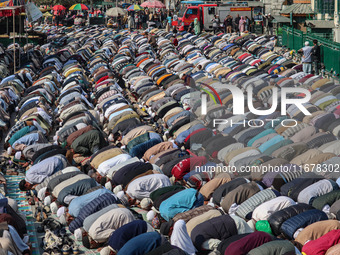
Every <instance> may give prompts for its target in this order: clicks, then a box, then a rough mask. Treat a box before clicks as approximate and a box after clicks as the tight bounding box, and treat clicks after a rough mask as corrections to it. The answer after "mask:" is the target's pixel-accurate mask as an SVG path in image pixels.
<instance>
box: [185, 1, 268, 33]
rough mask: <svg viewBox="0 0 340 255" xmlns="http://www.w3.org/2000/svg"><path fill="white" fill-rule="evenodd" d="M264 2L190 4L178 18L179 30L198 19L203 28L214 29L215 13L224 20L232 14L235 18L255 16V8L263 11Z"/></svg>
mask: <svg viewBox="0 0 340 255" xmlns="http://www.w3.org/2000/svg"><path fill="white" fill-rule="evenodd" d="M263 7H264V4H263V3H261V2H257V1H254V2H229V3H225V4H199V5H197V6H188V7H187V8H186V10H185V11H184V14H183V17H180V18H178V20H179V21H178V23H179V24H178V30H179V31H183V30H186V29H187V28H188V26H189V25H190V23H191V22H193V21H194V20H195V18H197V19H198V21H199V22H200V24H201V28H202V29H204V30H206V31H207V30H212V29H213V27H212V25H213V24H212V19H213V18H214V15H219V18H220V21H221V22H223V20H224V19H225V17H227V16H228V15H231V16H232V17H233V18H235V17H236V16H237V14H239V15H240V16H248V17H249V18H251V17H252V16H253V12H254V8H256V9H257V12H258V11H261V12H262V9H263Z"/></svg>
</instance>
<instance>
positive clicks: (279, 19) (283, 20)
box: [273, 15, 294, 23]
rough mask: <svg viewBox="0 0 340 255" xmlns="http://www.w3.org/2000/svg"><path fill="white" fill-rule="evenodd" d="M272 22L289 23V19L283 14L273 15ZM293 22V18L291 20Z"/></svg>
mask: <svg viewBox="0 0 340 255" xmlns="http://www.w3.org/2000/svg"><path fill="white" fill-rule="evenodd" d="M273 17H274V19H273V23H290V19H289V18H287V17H284V16H277V15H273ZM293 22H294V20H293Z"/></svg>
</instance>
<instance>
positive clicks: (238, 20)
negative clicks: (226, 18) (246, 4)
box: [235, 14, 241, 32]
mask: <svg viewBox="0 0 340 255" xmlns="http://www.w3.org/2000/svg"><path fill="white" fill-rule="evenodd" d="M240 19H241V18H240V15H238V14H237V16H236V18H235V31H236V32H238V31H239V27H238V26H239V24H240Z"/></svg>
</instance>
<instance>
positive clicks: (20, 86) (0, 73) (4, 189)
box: [0, 44, 53, 255]
mask: <svg viewBox="0 0 340 255" xmlns="http://www.w3.org/2000/svg"><path fill="white" fill-rule="evenodd" d="M15 54H16V55H15ZM19 58H21V61H22V62H21V63H22V64H23V65H22V66H23V67H22V68H21V69H20V70H18V71H17V72H15V73H13V62H14V59H16V61H18V59H19ZM41 61H42V54H41V52H40V51H39V50H38V49H37V48H35V47H33V45H30V44H28V45H26V46H25V48H20V46H19V45H18V44H15V45H13V44H12V45H9V46H8V47H7V48H5V47H3V46H1V47H0V79H1V82H0V139H1V141H2V142H3V143H4V144H5V146H4V147H5V148H4V149H7V148H10V149H8V152H9V153H10V154H11V153H12V149H11V146H9V145H8V144H9V143H10V144H11V145H13V146H16V144H14V142H15V141H16V140H19V139H20V138H21V137H23V136H24V135H25V134H29V133H32V134H33V133H34V135H32V136H30V137H28V140H32V141H33V140H39V139H40V140H39V141H44V135H43V133H45V134H47V132H48V127H47V126H44V121H45V120H44V118H45V117H47V116H48V110H47V109H46V108H44V109H43V108H40V110H41V114H38V111H35V114H33V112H31V113H32V114H31V113H27V114H25V115H24V116H23V114H24V113H25V112H26V111H27V112H28V110H29V109H30V108H31V106H27V105H28V104H29V103H30V102H33V101H37V102H39V98H40V99H41V101H40V102H42V100H45V99H43V98H44V96H47V97H48V98H49V99H52V97H53V94H51V95H48V93H47V91H46V90H49V88H48V85H47V84H46V88H43V87H41V89H40V90H37V91H36V92H33V91H29V90H28V88H30V87H31V86H32V84H33V79H34V77H35V74H36V72H38V70H39V68H40V64H41ZM17 63H18V62H17ZM40 93H41V96H39V94H40ZM23 98H26V100H27V103H26V104H24V101H22V100H23ZM37 99H38V100H37ZM26 100H25V101H26ZM37 105H38V104H37ZM37 107H38V106H37ZM20 108H21V109H22V111H19V109H20ZM36 109H38V108H36ZM15 114H18V116H19V118H20V121H18V123H19V122H20V123H23V124H22V126H21V127H20V128H18V129H17V130H15V129H14V127H12V128H10V126H11V123H12V121H11V116H12V115H15ZM44 114H46V115H44ZM17 127H18V126H17ZM24 127H26V129H25V130H22V131H21V133H17V131H19V130H21V129H22V128H24ZM11 130H12V132H13V134H14V133H17V134H16V135H15V136H14V135H13V134H12V135H11V137H12V136H13V138H12V139H6V138H5V135H6V134H7V133H8V132H11ZM4 140H5V141H4ZM16 148H17V151H18V153H17V154H16V155H17V158H15V157H14V159H11V158H9V157H7V156H5V154H2V155H1V156H0V165H1V166H0V170H1V171H0V254H1V255H7V254H15V255H17V254H20V255H21V254H24V255H29V254H32V251H33V250H32V246H31V243H30V236H29V231H28V227H27V219H26V212H25V210H22V209H21V205H22V203H21V202H20V198H19V197H16V196H15V194H13V192H15V190H16V188H15V187H17V185H16V184H15V183H13V182H14V181H13V178H17V176H16V175H21V177H19V178H22V177H23V175H24V174H25V173H24V171H22V168H21V167H20V166H19V162H20V159H19V158H18V157H20V155H19V154H20V152H19V151H20V149H19V144H18V147H16ZM21 148H22V147H21ZM13 154H14V152H13ZM13 184H14V185H15V186H13ZM13 187H14V189H13Z"/></svg>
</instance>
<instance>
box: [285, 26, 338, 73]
mask: <svg viewBox="0 0 340 255" xmlns="http://www.w3.org/2000/svg"><path fill="white" fill-rule="evenodd" d="M281 31H282V45H285V46H286V47H288V48H289V49H291V50H293V49H294V50H296V51H297V50H299V49H301V48H302V47H303V46H304V43H305V41H309V43H310V45H313V40H314V39H316V40H318V42H319V44H320V49H321V62H322V63H323V64H324V65H325V69H326V71H331V70H333V71H335V72H336V73H337V74H339V73H340V61H339V60H340V43H337V42H334V41H333V40H329V39H327V38H323V37H320V36H317V35H315V34H311V33H303V32H302V31H300V30H297V29H294V28H291V27H287V26H283V27H282V30H281Z"/></svg>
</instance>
